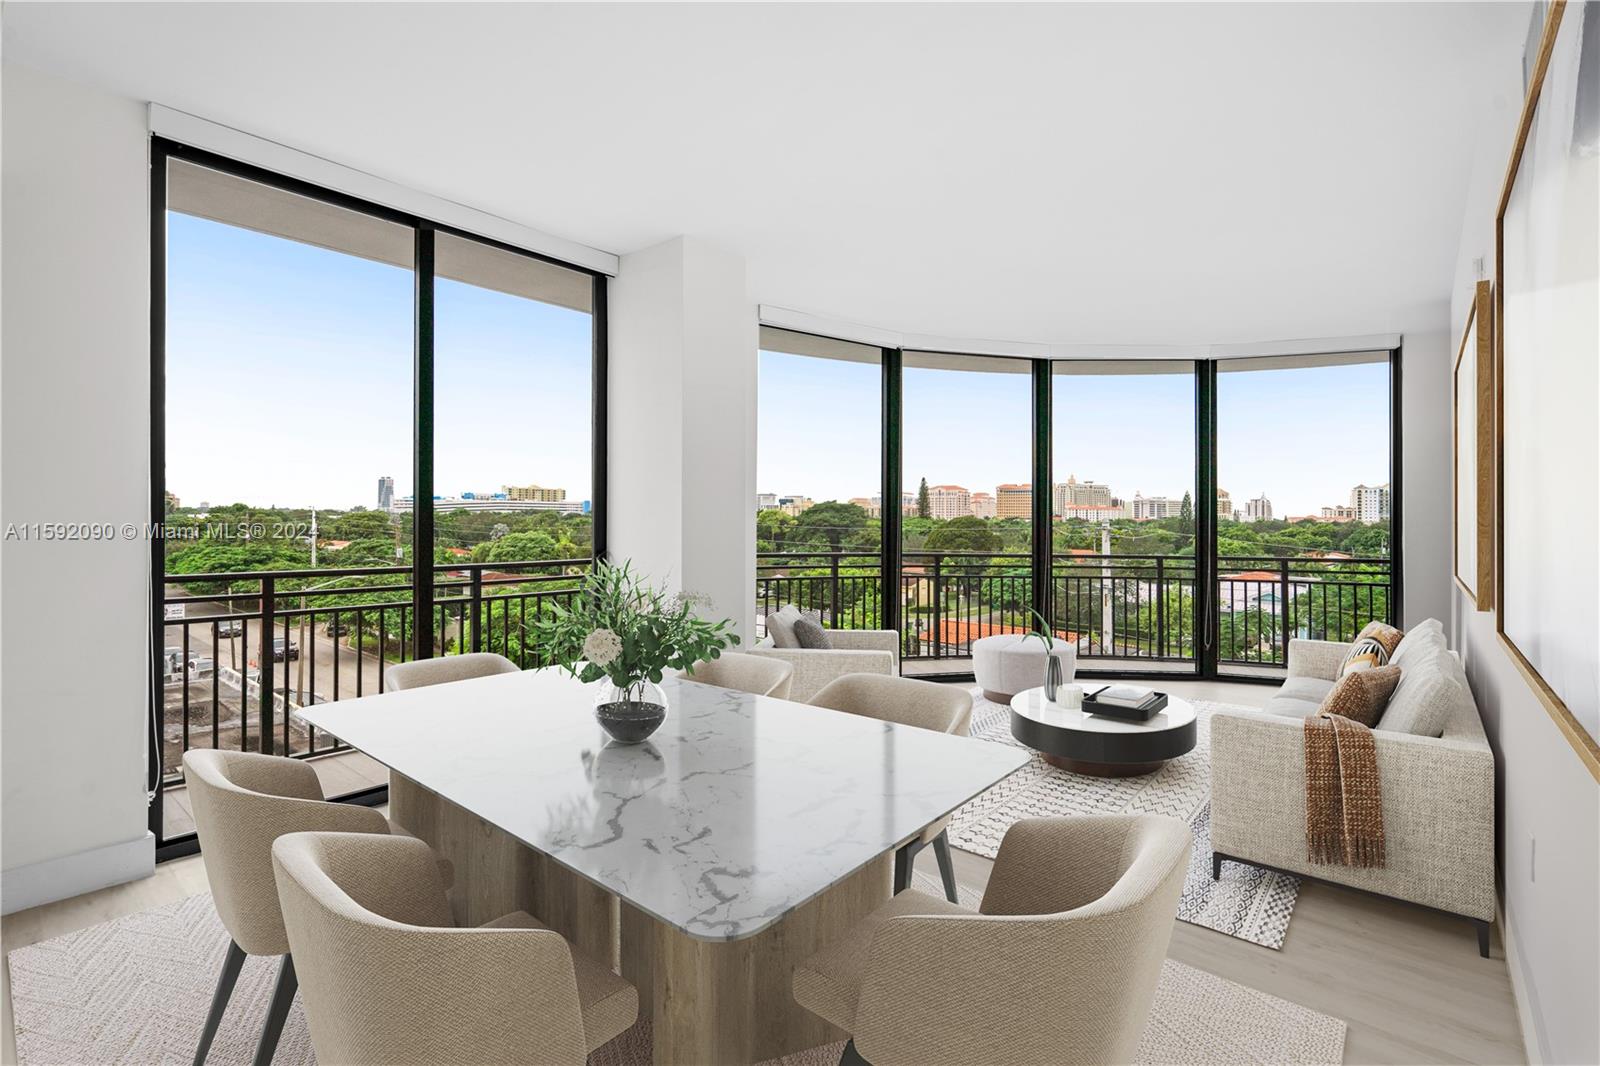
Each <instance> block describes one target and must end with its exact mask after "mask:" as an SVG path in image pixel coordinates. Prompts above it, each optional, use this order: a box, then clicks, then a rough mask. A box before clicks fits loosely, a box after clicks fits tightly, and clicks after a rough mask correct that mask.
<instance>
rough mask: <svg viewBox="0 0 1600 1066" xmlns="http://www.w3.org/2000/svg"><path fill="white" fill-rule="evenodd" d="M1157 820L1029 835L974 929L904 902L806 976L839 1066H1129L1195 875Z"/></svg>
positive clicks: (1063, 822) (928, 905) (917, 900)
mask: <svg viewBox="0 0 1600 1066" xmlns="http://www.w3.org/2000/svg"><path fill="white" fill-rule="evenodd" d="M1190 846H1191V838H1190V835H1189V828H1188V826H1186V825H1184V824H1183V823H1182V822H1180V821H1178V820H1177V819H1175V818H1168V817H1165V816H1162V815H1148V814H1142V815H1096V816H1089V817H1082V818H1040V819H1032V820H1026V821H1021V822H1018V823H1017V824H1015V825H1013V826H1012V827H1011V829H1010V830H1009V831H1008V832H1007V833H1006V836H1005V839H1004V841H1002V842H1001V845H1000V853H999V855H998V856H996V858H995V865H994V872H993V874H992V875H991V876H990V879H989V887H988V890H987V891H986V892H985V893H984V897H983V905H982V907H981V908H980V910H979V912H978V913H973V912H972V911H969V910H966V909H965V908H962V907H959V906H957V905H955V904H952V903H947V902H945V901H944V900H941V899H937V898H935V897H933V896H928V895H924V894H922V893H920V892H917V891H915V890H913V891H909V892H902V893H900V894H899V895H897V896H895V897H893V898H892V899H891V900H890V901H889V902H888V903H886V904H884V905H883V906H882V907H880V908H878V909H877V910H876V911H874V912H873V913H872V914H870V915H869V916H868V917H867V918H865V919H864V920H862V921H861V922H860V923H859V924H857V925H856V927H855V928H854V929H852V930H851V931H850V933H849V934H848V935H847V936H846V937H844V938H843V939H842V940H840V941H839V942H838V943H836V944H832V945H830V946H828V947H827V948H824V949H823V950H822V951H820V952H818V953H817V954H816V955H813V956H812V957H811V958H809V959H807V960H806V961H805V962H803V963H801V964H800V965H799V966H798V967H796V968H795V973H794V996H795V999H796V1000H797V1001H798V1002H799V1003H800V1004H801V1005H802V1006H804V1007H806V1008H807V1009H808V1010H810V1011H812V1012H813V1013H815V1014H817V1015H819V1016H821V1017H822V1018H825V1019H827V1020H828V1021H830V1022H832V1023H833V1024H834V1025H837V1026H838V1027H839V1028H841V1029H843V1030H845V1031H846V1032H848V1033H849V1034H850V1036H851V1043H850V1045H849V1046H848V1047H847V1048H846V1052H845V1058H844V1059H843V1060H842V1061H843V1062H850V1061H852V1056H855V1060H854V1061H857V1062H860V1061H865V1062H868V1063H871V1064H873V1066H940V1064H951V1066H954V1064H958V1063H960V1064H965V1063H974V1062H1005V1063H1017V1064H1030V1063H1037V1064H1040V1066H1059V1064H1065V1063H1126V1062H1132V1061H1133V1056H1134V1052H1135V1051H1136V1050H1137V1049H1138V1045H1139V1038H1140V1036H1141V1035H1142V1034H1143V1031H1144V1027H1145V1022H1146V1020H1147V1018H1148V1016H1149V1013H1150V1006H1151V1004H1152V1003H1153V1002H1154V999H1155V992H1156V983H1157V981H1158V980H1159V979H1160V976H1161V965H1162V962H1163V960H1164V959H1165V958H1166V954H1167V945H1168V942H1169V940H1170V939H1171V936H1172V925H1173V922H1174V920H1175V919H1176V916H1177V910H1178V897H1179V895H1180V894H1181V892H1182V890H1183V881H1184V877H1185V875H1186V874H1187V872H1188V868H1189V849H1190Z"/></svg>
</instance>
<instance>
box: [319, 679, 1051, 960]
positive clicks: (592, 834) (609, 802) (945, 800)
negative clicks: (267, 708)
mask: <svg viewBox="0 0 1600 1066" xmlns="http://www.w3.org/2000/svg"><path fill="white" fill-rule="evenodd" d="M662 688H663V689H664V690H665V692H666V694H667V702H668V705H669V707H670V710H669V711H668V715H667V720H666V722H665V723H663V724H662V726H661V728H660V729H659V730H657V731H656V733H655V735H654V736H652V737H651V738H650V740H649V741H647V742H646V743H644V744H640V745H635V746H619V745H614V744H610V743H608V742H607V737H606V735H605V733H604V732H603V731H602V730H601V728H600V726H599V725H598V724H597V723H596V722H595V719H594V709H593V704H594V691H593V688H592V687H591V686H587V685H583V684H581V683H580V682H578V681H577V680H575V679H573V678H571V677H569V676H568V675H566V674H565V673H562V672H560V671H556V670H531V671H526V672H524V673H519V674H501V675H497V676H494V677H484V678H475V679H473V680H470V681H458V682H455V683H453V684H448V685H435V686H432V687H429V688H419V689H408V690H405V691H401V692H391V693H387V694H384V695H381V696H367V697H363V698H361V699H355V700H342V701H340V702H337V703H324V704H318V705H315V706H312V707H307V708H303V709H302V710H300V711H298V712H296V714H297V716H298V717H299V718H301V719H302V720H303V721H305V722H307V723H309V724H311V725H314V726H316V728H317V729H319V730H322V731H324V732H326V733H328V734H331V735H332V736H335V737H338V738H339V739H340V740H343V741H344V742H345V743H347V744H349V745H350V746H352V747H354V748H357V749H359V750H361V751H364V752H366V753H367V754H368V755H370V756H371V757H372V758H374V759H376V760H378V761H379V762H381V763H383V764H384V765H386V766H388V767H389V768H390V769H391V770H394V771H395V772H397V773H400V774H403V775H405V776H406V777H408V778H411V779H412V780H413V781H416V782H417V783H418V784H420V785H422V786H423V787H424V788H427V789H430V790H432V791H433V792H436V793H438V794H439V795H441V796H443V797H445V798H446V799H449V800H451V801H452V802H454V803H457V804H459V805H460V806H462V807H464V808H466V809H467V810H469V811H471V812H473V813H474V814H476V815H478V816H479V817H480V818H483V819H484V820H485V821H487V822H490V823H492V824H493V825H495V826H497V827H498V828H500V829H502V830H504V831H505V832H507V833H509V834H511V835H512V836H514V837H516V838H517V839H519V840H521V841H522V842H523V843H525V844H527V845H528V846H529V847H532V848H535V849H537V850H539V851H541V852H544V853H546V854H548V855H550V856H551V857H552V858H554V859H555V860H556V861H558V862H560V863H562V864H563V865H565V866H567V867H569V868H570V869H572V870H573V871H575V872H577V873H579V874H581V875H583V876H584V877H587V878H589V879H590V880H592V881H594V882H595V883H597V884H599V885H600V886H601V887H603V888H605V889H607V890H608V891H611V892H613V893H615V894H616V895H618V896H620V897H622V898H623V899H626V900H627V901H628V902H630V903H632V904H633V905H634V906H636V907H638V908H640V909H641V910H644V911H646V912H648V913H649V914H651V915H653V916H654V917H656V918H658V919H660V920H661V921H663V922H667V923H669V924H671V925H673V926H676V927H677V928H679V929H681V930H682V931H683V932H685V933H687V934H688V935H690V936H693V937H696V938H698V939H702V940H737V939H740V938H743V937H747V936H751V935H754V934H755V933H758V932H760V931H761V930H763V929H765V928H766V927H768V926H769V925H772V924H773V923H774V922H776V921H778V920H779V919H781V918H782V917H783V916H784V915H785V914H787V913H789V912H790V911H791V910H793V909H794V908H796V907H798V906H800V905H801V904H802V903H805V902H806V901H807V900H809V899H811V898H812V897H813V896H815V895H817V894H818V893H820V892H822V891H823V890H825V889H827V888H828V887H829V886H831V885H833V884H835V883H836V882H838V881H841V880H843V879H844V878H845V877H847V876H849V875H850V874H852V873H854V872H855V871H857V870H859V869H860V868H861V867H863V866H864V865H866V864H867V863H868V862H870V861H872V860H873V859H874V858H876V857H878V856H879V855H882V854H883V853H884V852H886V851H888V850H890V849H892V848H894V847H895V846H896V845H898V844H900V843H901V842H902V841H905V840H907V839H909V838H910V837H911V836H913V835H914V834H916V833H917V832H918V831H920V830H921V829H922V828H923V827H924V826H926V825H928V824H929V823H931V822H934V821H937V820H938V819H939V818H942V817H943V816H944V815H946V814H949V813H950V812H951V811H953V810H955V809H956V808H957V807H959V806H961V805H962V804H963V803H965V802H966V801H967V800H969V799H971V798H972V797H973V796H976V795H977V794H978V793H980V792H982V791H983V790H984V789H986V788H988V787H990V786H991V785H993V784H994V783H995V782H997V781H999V780H1001V779H1002V778H1004V777H1006V776H1008V775H1009V774H1011V773H1012V772H1014V771H1016V770H1018V769H1020V768H1021V767H1022V766H1023V765H1025V764H1026V763H1027V761H1028V755H1027V753H1026V752H1023V751H1019V750H1018V749H1016V748H1012V747H1008V746H1003V745H999V744H989V743H985V742H983V741H978V740H969V739H967V738H966V737H955V736H949V735H947V734H943V733H935V732H931V731H929V730H925V729H916V728H912V727H909V726H900V725H893V724H890V723H885V722H879V721H876V720H874V719H870V718H862V717H859V716H856V715H850V714H843V713H841V712H838V711H830V710H824V709H822V708H818V707H810V706H807V705H805V704H799V703H791V702H789V701H787V700H775V699H770V698H768V697H765V696H753V695H749V694H746V693H742V692H734V691H731V690H728V689H720V688H713V687H711V686H709V685H700V684H695V683H693V682H688V681H682V680H678V679H673V678H669V679H668V680H666V681H665V682H663V684H662Z"/></svg>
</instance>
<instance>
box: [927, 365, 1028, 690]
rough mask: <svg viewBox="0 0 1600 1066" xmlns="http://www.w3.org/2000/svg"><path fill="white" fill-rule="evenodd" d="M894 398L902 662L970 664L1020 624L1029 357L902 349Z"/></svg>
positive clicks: (1024, 597)
mask: <svg viewBox="0 0 1600 1066" xmlns="http://www.w3.org/2000/svg"><path fill="white" fill-rule="evenodd" d="M901 393H902V395H901V401H900V411H901V420H900V422H901V456H902V460H901V472H902V473H901V485H902V489H903V491H902V494H901V499H900V507H901V509H902V512H903V515H904V517H903V519H902V521H901V529H902V533H901V543H900V555H901V565H900V603H901V610H900V619H901V658H902V662H903V669H904V670H905V672H906V673H921V672H940V671H945V670H951V669H955V670H961V669H970V668H971V667H970V659H971V651H972V643H973V641H976V640H978V639H980V638H982V637H986V636H992V635H995V634H999V633H1009V632H1026V631H1027V630H1028V629H1029V628H1031V623H1030V621H1029V616H1028V613H1027V612H1028V608H1029V607H1030V605H1031V603H1032V596H1033V580H1032V576H1031V575H1032V569H1031V559H1030V554H1029V553H1030V551H1031V549H1032V547H1033V498H1034V497H1033V494H1034V491H1035V488H1036V486H1034V484H1033V455H1034V430H1033V426H1034V420H1033V385H1032V364H1031V363H1030V362H1029V361H1027V360H1023V359H1005V358H995V357H987V356H971V355H947V354H943V353H938V352H911V351H908V352H906V353H905V354H904V360H903V368H902V372H901ZM1039 488H1041V489H1042V488H1044V486H1039Z"/></svg>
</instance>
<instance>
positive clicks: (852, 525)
mask: <svg viewBox="0 0 1600 1066" xmlns="http://www.w3.org/2000/svg"><path fill="white" fill-rule="evenodd" d="M866 528H867V511H866V508H864V507H862V506H861V505H860V504H855V503H839V502H837V501H836V500H829V501H827V502H826V503H819V504H816V505H815V506H812V507H808V508H806V509H805V510H804V511H801V512H800V517H799V518H798V519H796V520H795V528H794V534H793V536H792V538H791V539H792V540H793V541H794V543H795V544H796V545H804V546H805V547H808V548H811V549H812V550H815V551H821V550H824V549H825V550H827V551H835V552H836V551H857V550H862V549H865V548H868V547H870V545H867V544H864V543H862V541H863V538H862V536H861V534H862V533H863V531H865V530H866Z"/></svg>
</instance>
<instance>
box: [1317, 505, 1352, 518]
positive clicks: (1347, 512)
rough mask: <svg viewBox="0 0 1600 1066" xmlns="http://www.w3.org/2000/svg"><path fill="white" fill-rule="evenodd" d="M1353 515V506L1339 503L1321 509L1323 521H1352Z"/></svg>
mask: <svg viewBox="0 0 1600 1066" xmlns="http://www.w3.org/2000/svg"><path fill="white" fill-rule="evenodd" d="M1355 517H1356V509H1355V508H1354V507H1346V506H1344V505H1343V504H1340V503H1336V504H1334V505H1333V506H1332V507H1324V508H1323V509H1322V520H1323V521H1325V522H1353V521H1355Z"/></svg>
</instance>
